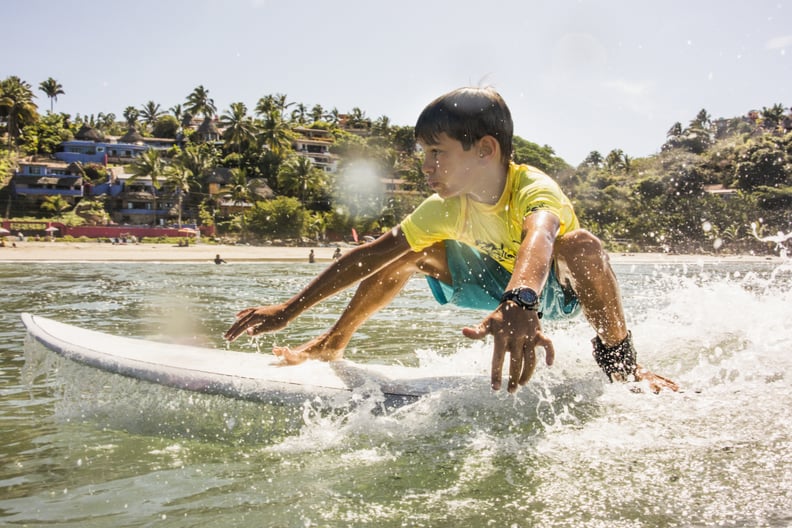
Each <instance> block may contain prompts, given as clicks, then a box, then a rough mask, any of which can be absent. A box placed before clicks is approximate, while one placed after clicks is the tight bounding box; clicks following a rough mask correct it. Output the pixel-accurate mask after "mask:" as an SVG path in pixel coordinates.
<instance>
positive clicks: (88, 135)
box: [74, 124, 104, 141]
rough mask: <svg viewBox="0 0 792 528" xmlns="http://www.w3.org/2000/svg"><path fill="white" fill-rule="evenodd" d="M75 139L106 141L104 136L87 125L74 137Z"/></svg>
mask: <svg viewBox="0 0 792 528" xmlns="http://www.w3.org/2000/svg"><path fill="white" fill-rule="evenodd" d="M74 139H82V140H83V141H104V134H102V133H101V132H100V131H98V130H97V129H95V128H93V127H90V126H88V125H87V124H85V125H83V126H82V128H80V130H79V131H78V132H77V133H76V134H75V135H74Z"/></svg>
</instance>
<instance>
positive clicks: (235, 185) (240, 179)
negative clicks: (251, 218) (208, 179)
mask: <svg viewBox="0 0 792 528" xmlns="http://www.w3.org/2000/svg"><path fill="white" fill-rule="evenodd" d="M223 191H225V192H229V193H230V194H231V201H232V202H233V203H234V205H243V204H246V203H252V202H253V201H255V196H254V194H253V192H252V191H251V189H250V186H249V185H248V178H247V172H246V171H245V169H231V181H230V182H229V184H228V186H226V187H224V188H223ZM245 228H246V225H245V213H244V211H243V212H242V214H241V215H240V233H239V236H240V238H241V239H242V240H245Z"/></svg>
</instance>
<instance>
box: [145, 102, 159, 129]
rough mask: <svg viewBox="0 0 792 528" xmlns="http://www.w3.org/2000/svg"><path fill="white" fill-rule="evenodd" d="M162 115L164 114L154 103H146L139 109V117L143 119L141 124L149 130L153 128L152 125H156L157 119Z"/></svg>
mask: <svg viewBox="0 0 792 528" xmlns="http://www.w3.org/2000/svg"><path fill="white" fill-rule="evenodd" d="M163 114H165V112H163V111H162V110H160V105H159V104H157V103H155V102H154V101H149V102H147V103H146V104H144V105H143V107H142V108H141V109H140V117H142V118H143V123H144V124H145V125H146V126H147V127H148V128H149V129H151V128H153V127H154V123H156V122H157V119H158V118H159V117H160V116H162V115H163Z"/></svg>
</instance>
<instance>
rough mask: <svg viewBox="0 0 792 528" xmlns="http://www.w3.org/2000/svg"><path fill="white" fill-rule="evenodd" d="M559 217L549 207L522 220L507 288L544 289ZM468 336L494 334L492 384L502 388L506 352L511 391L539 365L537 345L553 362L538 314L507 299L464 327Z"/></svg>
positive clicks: (550, 342) (523, 381)
mask: <svg viewBox="0 0 792 528" xmlns="http://www.w3.org/2000/svg"><path fill="white" fill-rule="evenodd" d="M559 226H560V221H559V219H558V217H557V216H556V215H554V214H552V213H550V212H547V211H538V212H535V213H532V214H530V215H528V216H527V217H526V218H525V220H524V222H523V241H522V244H521V245H520V250H519V252H518V253H517V258H516V260H515V263H514V272H513V273H512V277H511V280H510V281H509V284H508V286H507V288H506V289H507V290H511V289H513V288H517V287H519V286H523V287H528V288H531V289H532V290H534V291H535V292H537V293H538V292H541V291H542V288H544V285H545V282H546V281H547V277H548V275H549V273H550V266H551V263H552V257H553V244H554V243H555V239H556V235H557V234H558V230H559ZM462 332H463V333H464V335H465V336H467V337H469V338H472V339H482V338H484V337H485V336H486V335H487V334H492V336H493V338H494V348H493V352H492V388H493V389H495V390H499V389H500V387H501V383H502V376H503V362H504V360H505V357H506V353H507V352H508V353H509V354H510V361H509V384H508V390H509V392H515V391H516V390H517V388H518V386H519V385H525V384H526V383H527V382H528V380H529V379H530V378H531V375H532V374H533V370H534V367H535V365H536V352H535V349H536V347H537V346H542V347H544V348H545V360H546V362H547V364H548V365H552V363H553V359H554V356H555V351H554V349H553V343H552V341H550V339H548V338H547V337H545V336H544V334H542V328H541V325H540V324H539V314H538V313H537V312H536V311H531V310H526V309H524V308H522V307H520V306H518V305H517V304H515V303H514V302H512V301H506V302H504V303H502V304H501V305H500V306H498V308H496V309H495V311H494V312H492V313H491V314H490V315H489V316H487V318H486V319H484V321H482V323H481V324H480V325H479V326H478V327H475V328H465V329H463V330H462Z"/></svg>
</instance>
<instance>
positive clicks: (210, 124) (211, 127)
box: [196, 116, 220, 141]
mask: <svg viewBox="0 0 792 528" xmlns="http://www.w3.org/2000/svg"><path fill="white" fill-rule="evenodd" d="M196 134H198V135H199V136H200V137H201V139H203V140H204V141H213V140H216V139H219V138H220V131H219V130H218V129H217V125H215V124H214V121H212V118H211V117H208V116H207V117H205V118H204V120H203V123H201V126H199V127H198V130H196Z"/></svg>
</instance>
